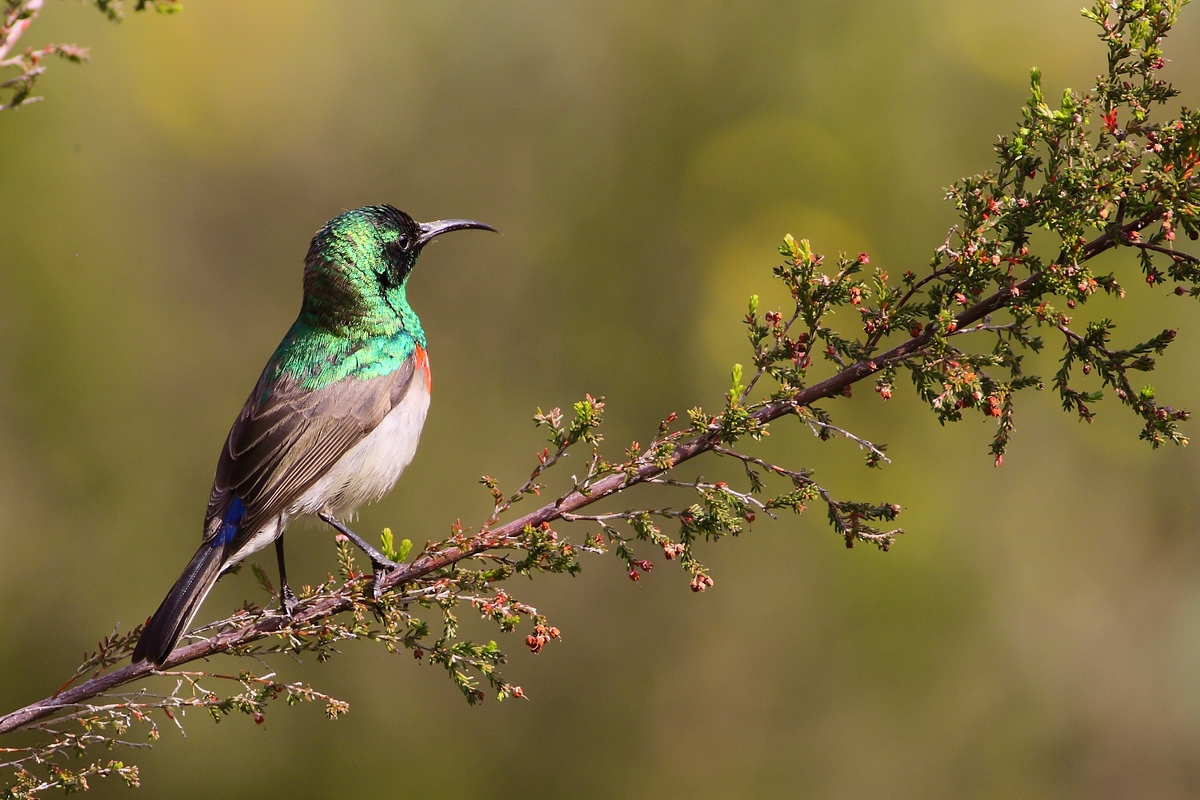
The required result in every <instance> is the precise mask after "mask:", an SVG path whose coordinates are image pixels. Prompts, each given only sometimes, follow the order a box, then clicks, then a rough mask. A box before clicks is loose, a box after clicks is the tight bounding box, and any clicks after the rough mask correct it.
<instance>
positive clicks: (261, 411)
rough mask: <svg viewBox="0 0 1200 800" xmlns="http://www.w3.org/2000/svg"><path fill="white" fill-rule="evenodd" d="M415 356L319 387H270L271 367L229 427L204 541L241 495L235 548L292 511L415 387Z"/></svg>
mask: <svg viewBox="0 0 1200 800" xmlns="http://www.w3.org/2000/svg"><path fill="white" fill-rule="evenodd" d="M415 368H416V359H415V354H414V356H409V358H408V359H406V360H405V362H404V364H403V365H401V367H400V368H399V369H397V370H395V371H394V372H392V373H390V374H388V375H383V376H380V377H377V378H369V379H366V380H362V379H359V378H355V377H349V378H345V379H343V380H340V381H337V382H335V383H332V384H330V385H329V386H327V387H325V388H323V389H319V390H317V391H307V390H304V389H302V388H301V387H300V386H299V385H298V384H297V383H296V382H294V381H292V380H290V379H288V378H286V377H285V378H279V379H275V380H274V381H273V382H272V383H271V385H270V391H265V389H266V386H267V381H268V380H270V379H269V377H268V376H269V374H270V372H271V371H272V370H271V368H268V370H267V371H266V372H264V374H263V377H262V378H261V379H260V380H259V384H258V386H256V387H255V389H254V393H253V394H251V395H250V398H249V399H248V400H247V401H246V404H245V406H244V407H243V408H242V412H241V414H239V415H238V418H237V420H236V421H235V422H234V424H233V428H232V429H231V430H230V431H229V437H228V439H227V440H226V443H225V447H224V448H223V449H222V450H221V458H220V460H219V461H218V462H217V474H216V477H215V479H214V480H213V487H212V493H211V494H210V495H209V501H208V514H207V517H206V520H205V537H204V538H205V541H208V540H210V539H212V537H213V536H215V535H216V534H217V532H218V531H219V530H220V527H221V521H222V520H223V518H224V515H225V513H226V511H227V509H228V508H229V504H230V503H231V502H232V501H233V498H234V497H239V498H241V500H242V502H243V504H244V505H245V508H246V512H245V516H244V517H242V521H241V524H240V525H239V526H238V528H239V529H238V533H237V535H236V537H235V538H234V540H233V542H232V544H231V548H232V550H236V549H238V548H240V547H241V546H242V545H243V544H245V542H246V541H248V540H249V539H250V537H251V536H253V535H254V533H255V532H257V531H258V530H259V529H260V528H262V526H263V525H265V524H266V523H267V522H269V521H270V520H272V519H274V518H275V517H277V516H278V515H279V514H281V513H284V512H285V511H287V510H288V509H289V508H290V507H291V506H292V504H293V503H295V502H296V501H297V500H298V499H299V498H300V497H301V496H302V495H303V494H304V492H305V491H307V490H308V489H309V488H310V487H311V486H312V485H313V484H314V483H316V482H317V481H318V480H319V479H320V478H321V476H322V475H324V474H325V473H326V471H328V470H329V468H330V467H332V466H333V465H334V464H336V463H337V462H338V460H340V459H341V457H342V456H344V455H345V454H346V453H347V452H348V451H349V450H350V449H351V448H353V447H354V445H356V444H358V443H359V442H360V441H362V440H363V439H364V438H365V437H366V436H367V434H369V433H370V432H371V431H373V430H374V429H375V427H376V426H377V425H379V423H380V422H382V421H383V418H384V417H386V416H387V415H388V413H389V412H390V411H391V410H392V409H393V408H395V407H396V405H397V404H399V402H400V400H401V399H403V397H404V395H405V394H406V393H407V392H408V389H409V387H410V386H411V385H412V381H413V376H414V374H415Z"/></svg>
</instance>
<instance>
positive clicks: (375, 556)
mask: <svg viewBox="0 0 1200 800" xmlns="http://www.w3.org/2000/svg"><path fill="white" fill-rule="evenodd" d="M317 516H318V517H320V518H321V520H322V521H324V522H326V523H327V524H329V525H330V526H331V527H332V528H333V529H334V530H336V531H337V532H338V533H340V534H342V535H343V536H345V537H346V538H347V539H349V540H350V541H352V542H354V543H355V544H356V545H358V548H359V549H360V550H362V551H363V552H364V553H366V554H367V558H369V559H371V573H372V574H373V575H374V576H375V583H374V584H373V587H374V588H373V591H374V594H375V599H376V600H378V599H379V595H381V594H383V581H382V578H383V576H384V575H386V574H387V573H389V572H391V571H392V570H394V569H396V568H397V567H399V566H400V565H399V564H397V563H396V562H395V561H392V560H391V559H390V558H388V557H387V556H385V555H384V554H383V553H381V552H379V551H378V550H376V549H375V548H374V547H372V546H371V545H369V544H367V542H366V540H365V539H363V538H362V537H361V536H359V535H358V534H357V533H355V532H354V531H352V530H350V529H349V528H347V527H346V526H345V525H343V524H342V522H341V520H339V519H338V518H337V517H335V516H334V515H333V514H330V513H329V512H328V511H322V512H320V513H318V514H317Z"/></svg>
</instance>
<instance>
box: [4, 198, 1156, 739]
mask: <svg viewBox="0 0 1200 800" xmlns="http://www.w3.org/2000/svg"><path fill="white" fill-rule="evenodd" d="M1159 214H1160V212H1159V211H1158V210H1157V209H1155V210H1153V211H1150V212H1147V213H1146V214H1143V215H1142V216H1141V217H1139V218H1138V219H1136V220H1134V221H1133V222H1130V223H1127V224H1126V225H1124V226H1122V227H1121V228H1120V229H1119V231H1120V232H1121V233H1122V234H1124V235H1126V236H1127V235H1128V234H1129V233H1130V232H1131V231H1139V230H1142V229H1143V228H1145V227H1146V226H1147V225H1149V224H1151V223H1152V222H1153V221H1154V220H1155V219H1156V218H1157V217H1158V215H1159ZM1117 243H1118V239H1117V237H1115V236H1114V235H1113V234H1112V233H1111V232H1109V233H1105V234H1103V235H1101V236H1099V237H1097V238H1095V239H1093V240H1092V241H1090V242H1088V243H1087V244H1086V245H1085V246H1084V248H1083V252H1084V258H1085V259H1091V258H1095V257H1096V256H1098V255H1100V254H1101V253H1103V252H1105V251H1107V250H1110V249H1112V248H1113V247H1115V246H1116V245H1117ZM1061 260H1062V259H1061V258H1060V260H1059V262H1056V263H1060V262H1061ZM1040 277H1041V274H1040V273H1035V274H1033V275H1030V276H1029V277H1027V278H1025V279H1024V280H1022V281H1020V282H1019V283H1017V284H1016V285H1015V288H1016V289H1017V290H1019V291H1022V292H1023V291H1027V290H1028V289H1029V288H1030V287H1031V286H1033V285H1034V284H1035V283H1036V282H1037V280H1038V279H1039V278H1040ZM1014 296H1016V295H1015V294H1014V292H1013V291H1011V290H1003V291H999V292H996V293H995V294H993V295H991V296H990V297H988V298H986V299H985V300H983V301H981V302H979V303H976V304H975V305H974V306H972V307H971V308H969V309H967V310H966V311H963V312H962V313H961V314H959V315H958V316H957V317H956V318H955V319H956V322H957V326H958V328H959V329H962V328H965V327H966V326H968V325H970V324H972V323H974V322H977V321H979V320H981V319H983V318H984V317H986V316H987V315H989V314H992V313H994V312H996V311H998V310H1000V309H1001V308H1003V307H1004V306H1005V304H1006V303H1008V302H1010V301H1011V300H1012V299H1013V297H1014ZM933 336H934V330H933V329H932V328H931V327H930V328H927V329H926V330H925V331H924V332H922V333H921V334H920V335H919V336H916V337H913V338H910V339H909V340H908V341H905V342H902V343H901V344H899V345H896V346H895V347H893V348H892V349H890V350H888V351H887V352H885V353H883V354H881V355H879V356H877V357H876V358H873V359H869V360H864V361H859V362H857V363H854V364H851V365H850V366H848V367H847V368H846V369H844V370H842V371H841V372H838V373H837V374H835V375H833V376H831V377H829V378H826V379H825V380H823V381H821V382H819V383H816V384H813V385H812V386H810V387H808V388H807V389H803V390H801V391H799V392H797V393H796V394H795V396H794V397H792V398H790V399H787V400H779V401H776V402H772V403H768V404H766V405H764V406H763V407H762V408H760V409H759V410H757V411H755V412H754V413H753V414H752V415H751V416H752V417H753V419H754V420H755V421H756V422H757V423H758V424H766V423H769V422H772V421H774V420H776V419H779V418H780V417H783V416H785V415H787V414H791V413H795V410H796V409H797V408H802V407H806V406H809V405H811V404H813V403H815V402H817V401H818V400H824V399H827V398H831V397H837V396H839V395H841V394H843V393H844V391H845V389H846V387H848V386H852V385H853V384H855V383H857V382H859V381H861V380H863V379H865V378H868V377H870V376H871V375H872V374H874V373H876V372H878V371H879V370H881V369H883V368H884V367H885V366H887V365H890V364H895V363H898V362H901V361H903V360H904V359H906V358H908V357H910V356H912V355H914V354H916V353H918V352H919V351H920V350H921V349H922V348H923V347H926V346H927V345H928V344H929V343H930V341H931V340H932V339H933ZM719 444H720V432H719V431H717V430H710V431H708V432H706V433H703V434H701V435H699V436H695V437H692V438H691V439H688V440H686V441H684V442H682V443H680V444H679V445H677V446H676V447H675V448H674V450H672V451H671V454H670V463H671V466H672V467H675V466H678V465H679V464H682V463H683V462H685V461H689V460H691V459H693V458H695V457H696V456H699V455H702V454H704V453H707V452H709V451H710V450H713V449H714V448H716V447H717V446H718V445H719ZM667 471H668V470H667V469H663V468H661V467H658V466H655V465H654V464H652V463H646V464H644V465H642V466H641V467H640V468H638V469H637V470H636V472H634V473H633V474H632V475H627V474H614V475H609V476H607V477H605V478H601V479H600V480H599V481H597V482H596V483H594V484H592V485H591V486H589V487H588V488H587V493H586V494H584V493H583V492H580V491H578V490H575V491H571V492H568V493H567V494H565V495H563V496H562V497H560V498H559V499H558V500H556V501H555V502H553V503H547V504H546V505H544V506H542V507H541V508H539V509H537V510H536V511H532V512H530V513H528V514H526V515H524V516H522V517H518V518H517V519H514V520H512V521H511V522H507V523H505V524H503V525H500V526H498V527H496V528H492V529H490V530H486V531H484V532H482V533H481V534H480V535H479V536H477V537H475V538H474V539H473V540H472V541H471V542H470V543H469V544H466V545H465V546H463V547H458V548H450V549H447V550H444V551H442V552H440V553H436V554H434V555H430V556H425V557H423V558H418V559H417V560H416V561H414V562H413V563H411V564H406V565H404V566H402V567H401V568H400V569H397V570H394V571H393V572H390V573H388V574H387V575H386V576H384V578H383V590H384V591H385V592H392V591H396V590H398V589H400V588H401V587H403V586H404V584H406V583H411V582H413V581H416V580H419V579H420V578H424V577H426V576H428V575H430V574H431V573H433V572H436V571H438V570H441V569H443V568H445V567H449V566H451V565H453V564H456V563H458V562H460V561H462V560H464V559H467V558H471V557H473V556H476V555H479V554H481V553H483V552H485V551H488V550H495V549H499V548H503V547H507V546H510V545H512V544H513V543H514V542H515V541H516V539H517V538H518V537H519V536H520V535H521V534H522V533H523V532H524V531H525V530H526V529H527V528H537V527H539V526H540V525H542V524H543V523H549V522H554V521H556V520H559V519H563V518H564V517H566V516H569V515H574V514H575V513H576V512H577V511H578V510H579V509H581V508H585V507H587V506H590V505H592V504H593V503H596V502H598V501H600V500H605V499H607V498H610V497H613V496H614V495H617V494H619V493H621V492H623V491H624V490H626V489H628V488H630V487H632V486H636V485H637V484H640V483H645V482H646V481H649V480H650V479H652V478H655V477H657V476H659V475H662V474H663V473H665V472H667ZM352 595H353V593H352V592H351V591H349V590H344V591H343V592H341V593H338V594H336V595H334V596H331V597H322V598H319V599H316V600H314V601H311V602H307V601H305V602H301V603H300V605H299V606H298V607H297V608H296V611H295V613H294V615H293V620H292V624H305V623H313V622H317V621H319V620H321V619H323V618H325V617H329V616H333V615H336V614H341V613H343V612H346V611H349V610H351V609H352V608H353V607H354V599H353V596H352ZM288 625H289V621H288V619H287V618H286V617H284V616H282V615H277V616H270V617H265V618H263V619H259V620H257V621H254V622H251V623H248V624H246V625H243V626H241V627H237V628H234V629H232V630H227V631H223V632H221V633H219V634H217V635H216V636H213V637H212V638H209V639H204V640H202V641H199V642H194V643H192V644H188V645H184V646H182V647H179V648H176V650H175V651H174V652H173V653H171V655H170V657H169V658H168V659H167V662H166V664H165V665H164V668H165V669H173V668H175V667H178V666H180V665H182V664H187V663H189V662H192V661H196V660H199V659H203V658H209V657H211V656H214V655H217V654H219V653H223V652H228V651H230V650H233V649H236V648H238V647H241V646H244V645H248V644H250V643H252V642H256V641H259V640H261V639H264V638H266V637H268V636H271V635H273V634H278V633H280V632H282V631H283V630H284V629H285V628H286V627H287V626H288ZM156 672H157V671H156V670H155V669H154V667H153V666H152V665H150V664H149V663H146V662H143V663H139V664H131V665H129V666H127V667H123V668H121V669H118V670H115V671H113V672H110V673H107V674H104V675H100V676H98V677H95V678H92V679H91V680H88V681H85V682H83V683H81V684H79V685H78V686H74V687H71V688H68V689H66V690H64V691H62V692H61V693H58V694H55V695H52V696H50V697H47V698H46V699H44V700H40V701H38V702H36V703H32V704H30V705H28V706H26V707H24V708H21V709H18V710H16V711H13V712H11V713H9V714H6V715H4V716H3V717H0V734H4V733H8V732H10V731H14V730H16V729H18V728H20V727H23V726H25V725H28V724H29V723H31V722H35V721H36V720H39V719H42V718H44V717H46V716H49V715H50V714H53V713H55V712H56V711H58V710H60V709H63V708H66V707H70V706H73V705H75V704H78V703H81V702H83V701H85V700H87V699H89V698H92V697H96V696H97V695H100V694H103V693H105V692H108V691H110V690H112V689H114V688H116V687H119V686H124V685H125V684H128V683H131V682H133V681H137V680H140V679H142V678H146V677H149V676H151V675H154V674H156Z"/></svg>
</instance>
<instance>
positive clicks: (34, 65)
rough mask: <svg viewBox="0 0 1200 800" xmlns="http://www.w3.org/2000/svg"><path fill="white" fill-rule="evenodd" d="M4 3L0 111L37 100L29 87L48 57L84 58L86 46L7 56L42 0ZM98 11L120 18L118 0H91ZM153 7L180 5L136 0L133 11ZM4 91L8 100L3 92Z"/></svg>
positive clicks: (30, 49)
mask: <svg viewBox="0 0 1200 800" xmlns="http://www.w3.org/2000/svg"><path fill="white" fill-rule="evenodd" d="M0 2H2V3H3V4H4V12H3V22H0V111H11V110H13V109H16V108H20V107H21V106H24V105H28V104H29V103H37V102H41V100H42V99H43V98H41V97H37V96H34V94H33V88H34V84H36V83H37V80H38V78H40V77H41V76H42V75H43V74H44V73H45V72H46V65H45V61H46V59H47V58H49V57H50V56H59V57H60V58H63V59H65V60H67V61H71V62H74V63H76V64H79V63H82V62H84V61H87V60H88V58H89V55H88V51H87V48H83V47H77V46H75V45H73V44H48V45H46V46H44V47H40V48H33V47H27V48H25V50H24V52H21V53H19V54H18V55H15V56H13V57H11V58H9V57H8V53H9V52H10V51H11V50H12V48H13V46H14V45H16V43H17V40H18V39H20V38H21V35H22V34H23V33H25V31H26V30H28V28H29V26H30V25H32V24H33V22H34V20H36V19H37V18H38V14H39V13H40V12H41V10H42V4H43V0H0ZM91 4H92V5H94V6H95V7H96V8H97V9H98V10H100V11H101V12H102V13H103V14H104V15H105V16H107V17H108V18H109V19H110V20H112V21H113V22H119V21H120V20H121V19H122V18H123V17H124V13H123V6H122V3H121V0H92V3H91ZM151 7H153V8H154V9H156V10H157V11H159V12H161V13H171V12H174V11H178V10H180V9H181V8H182V6H181V5H180V0H136V3H135V5H134V10H135V11H144V10H145V9H147V8H151ZM5 70H16V71H17V74H16V75H15V76H13V77H10V78H3V77H2V76H3V74H4V71H5ZM6 92H7V93H8V99H7V100H6V99H5V98H4V94H5V93H6Z"/></svg>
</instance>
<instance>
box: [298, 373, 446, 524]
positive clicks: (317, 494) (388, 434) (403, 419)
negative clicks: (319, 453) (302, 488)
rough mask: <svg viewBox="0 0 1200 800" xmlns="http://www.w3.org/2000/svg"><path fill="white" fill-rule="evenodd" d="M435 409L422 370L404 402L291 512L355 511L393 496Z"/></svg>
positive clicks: (310, 490) (317, 483)
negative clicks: (426, 415)
mask: <svg viewBox="0 0 1200 800" xmlns="http://www.w3.org/2000/svg"><path fill="white" fill-rule="evenodd" d="M428 411H429V388H428V387H427V386H426V385H425V376H424V374H423V373H422V372H421V371H420V370H417V372H416V374H415V375H413V382H412V385H411V386H410V387H409V388H408V392H407V393H405V395H404V398H403V399H402V400H401V401H400V404H399V405H397V406H396V407H395V408H393V409H392V410H391V412H390V413H389V414H388V415H387V416H386V417H384V418H383V422H381V423H379V425H378V426H377V427H376V428H375V430H373V431H371V432H370V433H369V434H367V437H366V438H365V439H363V440H362V441H361V442H359V443H358V444H356V445H355V446H354V447H352V448H350V450H349V451H348V452H347V453H346V455H344V456H342V457H341V459H340V460H339V461H338V462H337V463H336V464H334V465H333V467H331V468H330V470H329V471H328V472H326V473H325V475H324V476H323V477H322V478H321V479H320V480H318V481H317V482H316V483H314V484H313V485H312V487H311V488H310V489H309V490H308V491H307V492H305V493H304V494H303V495H301V496H300V498H299V499H298V500H297V501H296V503H295V505H294V506H293V507H292V509H291V511H290V513H289V516H291V515H295V514H314V513H316V512H318V511H323V510H328V511H332V512H333V513H335V514H344V513H349V512H352V511H354V509H355V508H357V507H358V506H360V505H362V504H363V503H370V502H373V501H375V500H378V499H379V498H381V497H383V496H384V495H385V494H387V493H388V492H389V491H390V490H391V488H392V487H393V486H395V485H396V481H397V480H398V479H399V478H400V473H402V472H404V468H405V467H407V466H408V465H409V464H410V463H412V460H413V456H414V455H416V453H417V441H418V440H419V439H420V438H421V428H422V427H423V426H424V425H425V414H426V412H428Z"/></svg>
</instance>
